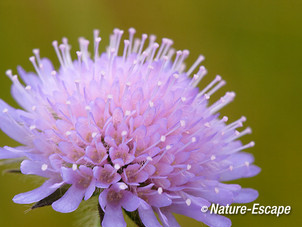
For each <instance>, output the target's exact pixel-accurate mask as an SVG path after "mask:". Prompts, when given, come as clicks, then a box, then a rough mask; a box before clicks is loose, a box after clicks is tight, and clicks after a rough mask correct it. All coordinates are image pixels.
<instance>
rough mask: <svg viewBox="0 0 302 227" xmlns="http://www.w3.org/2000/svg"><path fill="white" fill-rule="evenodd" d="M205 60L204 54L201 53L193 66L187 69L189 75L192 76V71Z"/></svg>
mask: <svg viewBox="0 0 302 227" xmlns="http://www.w3.org/2000/svg"><path fill="white" fill-rule="evenodd" d="M203 60H204V56H203V55H200V56H199V57H198V58H197V60H196V61H195V62H194V64H193V65H192V66H191V68H190V69H189V70H188V71H187V73H186V74H187V76H190V75H191V73H192V72H193V71H194V70H195V69H196V68H197V66H198V65H199V64H200V63H201V62H202V61H203Z"/></svg>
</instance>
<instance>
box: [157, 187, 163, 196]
mask: <svg viewBox="0 0 302 227" xmlns="http://www.w3.org/2000/svg"><path fill="white" fill-rule="evenodd" d="M157 192H158V194H160V195H161V194H162V193H163V188H162V187H159V188H158V189H157Z"/></svg>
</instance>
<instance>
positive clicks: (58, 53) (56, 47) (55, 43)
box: [52, 40, 65, 69]
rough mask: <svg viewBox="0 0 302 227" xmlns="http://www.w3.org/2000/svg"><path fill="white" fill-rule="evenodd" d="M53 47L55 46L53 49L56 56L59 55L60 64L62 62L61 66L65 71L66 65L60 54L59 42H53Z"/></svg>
mask: <svg viewBox="0 0 302 227" xmlns="http://www.w3.org/2000/svg"><path fill="white" fill-rule="evenodd" d="M52 45H53V47H54V49H55V52H56V54H57V57H58V59H59V62H60V64H61V66H62V68H63V69H64V67H65V66H64V64H63V59H62V56H61V54H60V51H59V48H58V41H56V40H55V41H53V42H52Z"/></svg>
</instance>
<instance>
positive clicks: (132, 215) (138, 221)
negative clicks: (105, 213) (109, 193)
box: [124, 210, 145, 227]
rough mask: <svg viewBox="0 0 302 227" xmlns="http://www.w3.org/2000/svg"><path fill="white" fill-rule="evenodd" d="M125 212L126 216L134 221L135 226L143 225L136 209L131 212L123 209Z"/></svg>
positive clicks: (142, 226)
mask: <svg viewBox="0 0 302 227" xmlns="http://www.w3.org/2000/svg"><path fill="white" fill-rule="evenodd" d="M124 211H125V213H126V214H127V216H128V217H129V218H130V219H131V220H132V221H134V223H135V224H136V225H137V227H145V225H144V224H143V222H142V220H141V219H140V217H139V214H138V211H137V210H135V211H133V212H129V211H126V210H124Z"/></svg>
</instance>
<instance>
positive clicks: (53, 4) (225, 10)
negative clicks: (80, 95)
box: [0, 0, 302, 227]
mask: <svg viewBox="0 0 302 227" xmlns="http://www.w3.org/2000/svg"><path fill="white" fill-rule="evenodd" d="M301 11H302V1H301V0H237V1H225V0H213V1H205V0H195V1H192V0H191V1H189V0H187V1H184V0H183V1H180V0H174V1H162V0H153V1H142V0H124V1H121V0H120V1H118V0H114V1H109V0H108V1H104V0H85V1H83V0H82V1H80V0H73V1H71V0H67V1H62V0H44V1H41V0H26V1H24V0H1V1H0V33H1V35H0V50H1V51H0V72H1V74H2V78H1V83H0V89H1V91H0V93H1V94H0V97H1V98H2V99H4V100H5V101H7V102H8V103H10V104H12V105H15V103H14V101H13V100H12V98H11V96H10V81H9V80H8V79H7V77H6V76H5V70H6V69H9V68H12V69H14V72H15V73H16V66H17V65H22V66H23V67H24V68H25V69H26V70H30V71H32V70H33V68H32V66H31V64H30V62H29V60H28V57H30V56H31V55H32V49H33V48H40V50H41V55H42V56H47V57H49V58H50V59H51V60H53V61H54V62H55V64H56V65H58V64H57V59H56V57H55V52H54V51H53V49H52V45H51V42H52V41H53V40H55V39H61V38H62V37H64V36H66V37H68V38H69V40H70V42H71V44H72V46H73V51H74V52H73V56H74V57H75V50H77V48H78V45H77V39H78V37H79V36H85V37H86V38H90V39H91V38H92V30H93V29H95V28H98V29H100V31H101V36H102V38H103V41H102V48H103V49H104V46H106V45H107V43H108V36H109V34H110V32H111V31H112V30H113V28H114V27H119V28H121V29H124V30H127V29H128V28H129V27H135V28H136V30H137V31H138V34H141V33H148V34H150V33H153V34H156V35H157V36H158V37H159V38H162V37H169V38H172V39H173V40H174V43H175V44H174V47H175V48H177V49H185V48H187V49H189V50H190V52H191V55H190V56H191V57H190V58H189V59H188V61H187V63H188V64H191V63H193V62H194V61H195V59H196V58H197V56H198V55H199V54H200V53H202V54H204V55H205V56H206V61H205V62H204V64H205V66H206V67H207V69H208V71H209V74H208V76H207V79H205V81H209V80H210V79H212V78H213V77H214V76H215V75H216V74H220V75H222V76H223V78H224V79H225V80H226V81H227V86H225V87H224V89H222V90H223V91H221V92H220V93H219V94H217V95H222V94H223V93H224V92H225V91H226V90H234V91H235V92H236V94H237V97H236V99H235V102H234V103H232V104H230V105H228V106H227V107H226V108H224V110H223V111H222V112H223V114H226V115H228V116H229V118H230V120H235V119H236V118H239V117H240V116H241V115H245V116H246V117H247V119H248V121H247V123H246V125H249V126H251V127H252V129H253V134H252V135H249V136H245V138H243V141H244V142H249V141H250V140H254V141H255V142H256V147H254V148H253V149H250V150H249V152H252V153H253V154H254V155H255V158H256V164H257V165H259V166H260V167H261V168H262V172H261V173H260V174H259V175H258V176H257V177H254V178H251V179H243V180H238V181H236V183H239V184H242V185H243V186H245V187H253V188H255V189H257V190H259V194H260V196H259V198H258V199H257V201H256V202H258V203H260V204H261V205H290V206H292V212H291V214H290V215H283V216H281V217H279V218H277V217H275V216H272V215H233V216H231V217H230V218H231V219H232V222H233V226H302V219H301V216H300V217H299V213H301V212H302V209H301V202H302V196H301V194H300V192H301V188H302V187H301V186H302V184H301V181H302V178H301V176H302V169H301V166H302V165H301V158H302V155H301V152H302V149H301V135H302V133H301V126H302V125H301V116H302V115H301V114H302V111H301V110H302V106H301V103H302V102H301V97H302V92H301V91H302V89H301V88H302V86H301V85H302V67H301V66H302V64H301V61H302V58H301V57H302V16H301ZM203 85H204V84H203ZM216 98H218V96H216ZM0 145H1V146H4V145H11V146H12V145H15V142H13V141H12V140H10V139H9V138H8V137H7V136H5V135H4V134H3V133H1V136H0ZM0 170H1V171H2V170H4V168H3V167H1V169H0ZM0 182H1V183H0V184H1V193H0V201H1V202H0V225H1V226H4V227H15V226H21V227H26V226H31V227H38V226H43V227H46V226H58V227H59V226H73V225H74V224H73V223H74V221H75V220H76V219H77V217H78V216H79V212H76V213H72V214H60V213H56V212H55V211H53V210H52V209H50V208H43V209H38V210H34V211H32V212H29V213H26V214H24V211H25V210H26V209H28V208H29V206H27V205H17V204H14V203H13V202H12V200H11V199H12V198H13V196H14V195H15V194H17V193H20V192H24V191H27V190H30V189H33V188H34V187H35V186H36V184H37V182H36V181H35V180H34V179H32V178H31V177H24V176H21V177H20V176H15V175H9V174H2V175H1V176H0ZM178 220H179V221H180V223H181V225H182V226H201V224H200V223H198V222H196V221H193V220H191V219H188V218H185V217H180V216H179V217H178ZM81 226H85V225H81ZM86 226H87V225H86Z"/></svg>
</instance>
